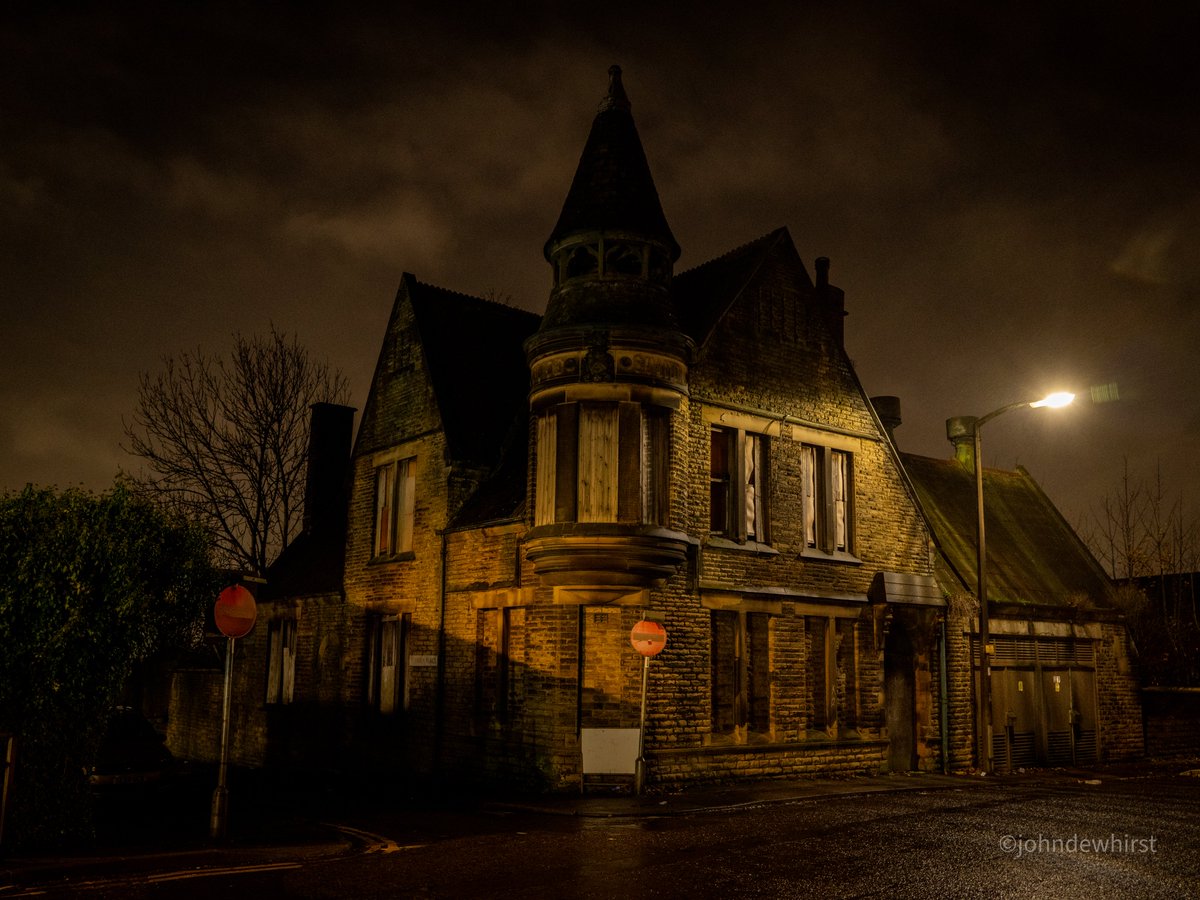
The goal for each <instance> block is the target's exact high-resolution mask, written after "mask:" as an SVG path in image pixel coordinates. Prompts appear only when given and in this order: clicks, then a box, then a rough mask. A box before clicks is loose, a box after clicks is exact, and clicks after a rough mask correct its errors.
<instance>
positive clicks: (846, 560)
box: [800, 547, 862, 566]
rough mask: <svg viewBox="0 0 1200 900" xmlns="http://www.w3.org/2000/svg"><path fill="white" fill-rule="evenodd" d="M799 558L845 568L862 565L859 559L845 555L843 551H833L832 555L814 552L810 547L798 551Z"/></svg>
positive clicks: (822, 551) (849, 554)
mask: <svg viewBox="0 0 1200 900" xmlns="http://www.w3.org/2000/svg"><path fill="white" fill-rule="evenodd" d="M800 558H801V559H809V560H816V561H819V562H832V563H842V564H843V565H847V566H861V565H862V560H861V559H859V558H858V557H857V556H855V555H854V554H853V553H847V552H846V551H845V550H834V551H833V552H832V553H826V552H825V551H824V550H814V549H813V548H812V547H806V548H804V549H803V550H802V551H800Z"/></svg>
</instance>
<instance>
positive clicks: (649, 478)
mask: <svg viewBox="0 0 1200 900" xmlns="http://www.w3.org/2000/svg"><path fill="white" fill-rule="evenodd" d="M669 435H670V414H669V413H668V412H667V411H666V410H658V409H646V410H644V411H643V414H642V446H641V451H642V452H641V476H642V477H641V481H642V485H641V487H642V491H641V493H642V521H643V522H645V523H646V524H648V525H666V524H668V523H669V521H670V516H671V502H670V501H671V498H670V473H669V459H670V446H669V443H668V442H669V439H670V438H669Z"/></svg>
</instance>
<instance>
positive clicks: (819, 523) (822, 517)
mask: <svg viewBox="0 0 1200 900" xmlns="http://www.w3.org/2000/svg"><path fill="white" fill-rule="evenodd" d="M800 458H801V464H800V471H801V476H800V477H801V498H802V500H801V515H802V522H801V534H802V535H803V548H804V552H805V553H809V554H819V555H824V556H832V557H845V558H854V553H855V527H854V507H855V504H854V481H855V477H854V476H855V472H854V453H853V451H851V450H846V449H843V448H840V447H830V446H827V445H823V444H816V443H810V442H805V443H803V444H801V448H800Z"/></svg>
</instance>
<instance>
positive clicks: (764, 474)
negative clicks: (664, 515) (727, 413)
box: [708, 424, 771, 545]
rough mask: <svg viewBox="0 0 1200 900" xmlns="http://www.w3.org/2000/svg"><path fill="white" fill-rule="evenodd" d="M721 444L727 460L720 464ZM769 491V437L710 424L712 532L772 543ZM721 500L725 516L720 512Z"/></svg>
mask: <svg viewBox="0 0 1200 900" xmlns="http://www.w3.org/2000/svg"><path fill="white" fill-rule="evenodd" d="M722 443H724V445H725V451H724V457H725V463H724V465H723V466H720V467H718V466H717V460H716V453H715V449H716V448H717V447H718V446H720V445H721V444H722ZM770 494H771V439H770V437H768V436H767V435H766V434H764V433H762V432H758V431H751V430H747V429H745V428H731V427H728V426H724V425H717V424H713V425H711V426H710V432H709V517H708V526H709V535H710V536H712V537H716V538H719V539H725V540H730V541H735V542H736V543H739V544H747V543H751V544H764V545H765V544H770V543H771V515H770V505H771V504H770ZM718 501H719V505H720V507H722V508H723V509H724V514H723V515H719V514H718V513H717V507H718ZM722 518H723V519H724V522H721V521H720V519H722Z"/></svg>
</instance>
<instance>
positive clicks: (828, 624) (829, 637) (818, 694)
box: [804, 616, 837, 731]
mask: <svg viewBox="0 0 1200 900" xmlns="http://www.w3.org/2000/svg"><path fill="white" fill-rule="evenodd" d="M804 627H805V630H806V631H807V633H808V635H807V636H808V642H807V644H808V648H807V649H808V659H807V666H806V667H805V669H806V674H807V676H808V700H809V709H810V718H809V723H810V726H809V727H811V728H813V729H816V730H819V731H821V730H825V729H827V728H828V727H829V726H830V725H831V724H832V723H833V722H834V721H835V720H836V718H837V684H836V672H837V658H836V655H835V653H834V647H835V644H836V641H835V638H836V636H837V623H836V620H834V619H824V618H818V617H815V616H813V617H808V618H806V619H805V620H804Z"/></svg>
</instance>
